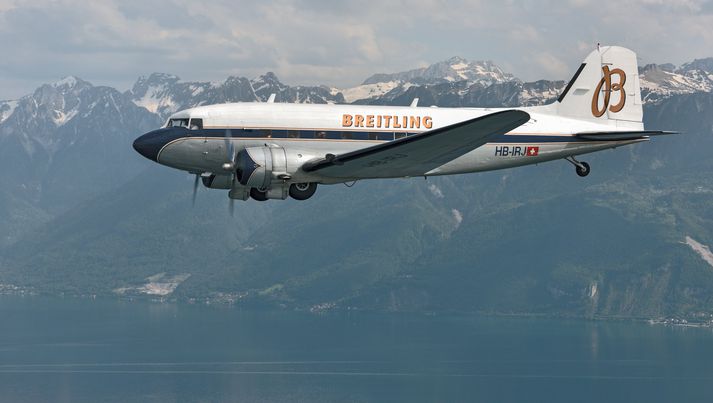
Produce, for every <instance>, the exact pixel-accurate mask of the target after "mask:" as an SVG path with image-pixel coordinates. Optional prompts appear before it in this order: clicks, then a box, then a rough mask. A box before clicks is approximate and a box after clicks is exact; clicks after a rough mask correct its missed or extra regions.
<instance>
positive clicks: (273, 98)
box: [267, 93, 277, 104]
mask: <svg viewBox="0 0 713 403" xmlns="http://www.w3.org/2000/svg"><path fill="white" fill-rule="evenodd" d="M275 97H277V94H275V93H272V94H270V98H268V99H267V103H268V104H274V103H275Z"/></svg>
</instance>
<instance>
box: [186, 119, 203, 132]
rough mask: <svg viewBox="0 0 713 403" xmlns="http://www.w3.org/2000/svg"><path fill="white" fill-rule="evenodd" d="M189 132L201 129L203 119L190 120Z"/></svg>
mask: <svg viewBox="0 0 713 403" xmlns="http://www.w3.org/2000/svg"><path fill="white" fill-rule="evenodd" d="M189 128H190V129H191V130H201V129H203V119H191V125H190V127H189Z"/></svg>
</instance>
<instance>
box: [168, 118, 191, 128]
mask: <svg viewBox="0 0 713 403" xmlns="http://www.w3.org/2000/svg"><path fill="white" fill-rule="evenodd" d="M168 127H188V119H170V120H169V121H168Z"/></svg>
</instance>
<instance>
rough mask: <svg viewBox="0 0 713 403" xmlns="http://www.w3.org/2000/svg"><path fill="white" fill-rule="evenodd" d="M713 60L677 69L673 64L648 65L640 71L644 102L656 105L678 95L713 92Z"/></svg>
mask: <svg viewBox="0 0 713 403" xmlns="http://www.w3.org/2000/svg"><path fill="white" fill-rule="evenodd" d="M709 69H713V59H701V60H696V61H694V62H692V63H687V64H684V65H683V66H682V67H681V68H679V69H676V67H675V66H674V65H672V64H661V65H657V64H647V65H646V66H644V67H643V68H641V69H640V71H639V75H640V78H641V80H640V82H641V92H642V95H643V100H644V102H651V103H656V102H659V101H661V100H662V99H664V98H667V97H669V96H672V95H678V94H692V93H695V92H711V91H713V75H712V74H711V72H710V70H709Z"/></svg>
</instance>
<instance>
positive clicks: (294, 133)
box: [287, 130, 300, 139]
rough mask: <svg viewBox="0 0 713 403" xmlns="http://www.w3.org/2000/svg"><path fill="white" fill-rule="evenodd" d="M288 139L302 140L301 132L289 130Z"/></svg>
mask: <svg viewBox="0 0 713 403" xmlns="http://www.w3.org/2000/svg"><path fill="white" fill-rule="evenodd" d="M287 137H288V138H291V139H298V138H300V132H298V131H297V130H288V131H287Z"/></svg>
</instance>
